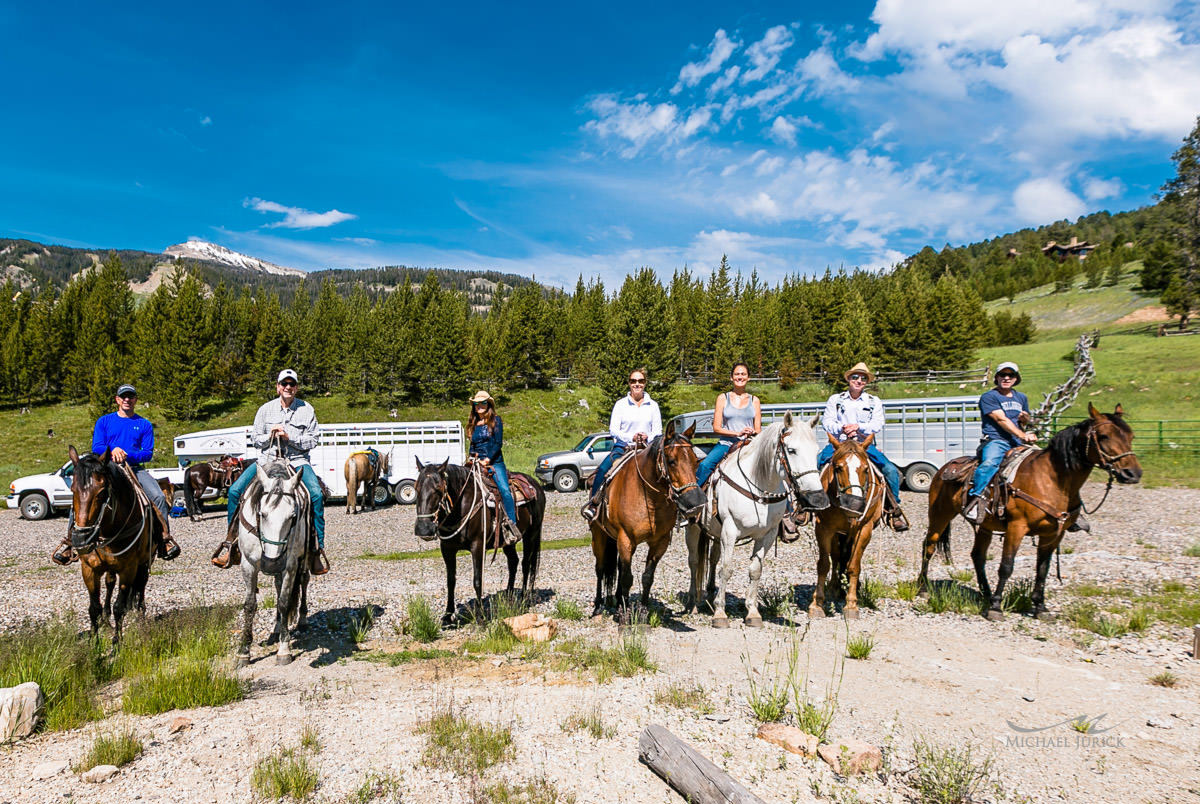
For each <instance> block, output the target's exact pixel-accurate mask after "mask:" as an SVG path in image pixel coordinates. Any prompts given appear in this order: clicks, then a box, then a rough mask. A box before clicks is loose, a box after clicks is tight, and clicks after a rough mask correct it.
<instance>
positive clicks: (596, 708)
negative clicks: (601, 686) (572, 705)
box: [561, 702, 617, 740]
mask: <svg viewBox="0 0 1200 804" xmlns="http://www.w3.org/2000/svg"><path fill="white" fill-rule="evenodd" d="M561 725H562V730H563V731H586V732H587V733H588V734H590V735H591V736H592V739H594V740H600V739H607V738H610V737H613V736H614V735H616V733H617V729H616V727H615V726H610V725H609V724H607V723H605V722H604V715H603V714H602V713H601V711H600V704H599V703H598V702H597V703H595V704H593V705H592V706H591V707H589V708H588V709H586V710H583V711H580V712H575V713H574V714H572V715H570V716H569V717H568V718H567V719H566V720H564V721H563V722H562V724H561Z"/></svg>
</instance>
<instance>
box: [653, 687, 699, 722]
mask: <svg viewBox="0 0 1200 804" xmlns="http://www.w3.org/2000/svg"><path fill="white" fill-rule="evenodd" d="M654 703H656V704H658V705H659V706H671V707H674V708H675V709H690V710H691V711H693V712H695V713H696V714H698V715H707V714H709V713H711V712H712V711H713V704H712V700H711V699H710V698H709V695H708V690H706V689H704V687H703V685H701V684H672V685H671V686H669V687H667V688H665V689H661V690H658V691H657V692H655V693H654Z"/></svg>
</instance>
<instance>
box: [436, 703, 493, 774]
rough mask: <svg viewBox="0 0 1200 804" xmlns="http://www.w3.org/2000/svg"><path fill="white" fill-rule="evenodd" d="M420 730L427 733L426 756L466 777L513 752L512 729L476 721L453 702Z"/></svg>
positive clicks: (439, 765) (480, 771) (437, 764)
mask: <svg viewBox="0 0 1200 804" xmlns="http://www.w3.org/2000/svg"><path fill="white" fill-rule="evenodd" d="M417 730H418V731H420V732H423V733H424V734H425V735H426V742H425V752H424V757H425V759H426V760H427V761H428V762H430V764H433V765H436V766H438V767H441V768H447V769H449V770H452V771H454V772H455V773H458V774H460V775H464V776H465V775H469V774H479V773H482V772H483V771H485V770H487V769H488V768H490V767H492V766H493V765H495V764H497V763H498V762H501V761H502V760H505V759H507V758H509V757H510V756H511V755H512V753H513V738H512V730H511V729H509V728H507V727H502V726H495V725H488V724H484V723H475V722H473V721H471V720H469V719H467V718H466V717H463V716H461V715H459V714H457V713H456V712H455V711H454V707H453V705H450V706H447V707H446V708H445V709H443V710H442V711H440V712H438V713H437V714H435V715H434V716H433V717H432V718H430V719H429V720H428V721H426V722H425V723H422V724H420V725H419V726H418V727H417Z"/></svg>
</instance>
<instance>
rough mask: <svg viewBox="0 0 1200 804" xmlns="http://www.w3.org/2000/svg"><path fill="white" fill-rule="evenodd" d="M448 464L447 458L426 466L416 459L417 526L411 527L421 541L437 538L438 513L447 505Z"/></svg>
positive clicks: (448, 495)
mask: <svg viewBox="0 0 1200 804" xmlns="http://www.w3.org/2000/svg"><path fill="white" fill-rule="evenodd" d="M449 464H450V459H449V458H447V459H446V460H444V461H442V462H441V463H428V464H426V463H421V459H420V458H417V470H418V471H417V524H416V525H414V526H413V532H414V533H416V534H417V537H418V538H420V539H421V540H422V541H426V542H431V541H433V540H434V539H436V538H437V535H438V513H439V512H440V511H441V509H442V508H443V506H445V505H448V504H449V500H450V489H449V482H450V481H449V479H448V478H447V468H448V466H449Z"/></svg>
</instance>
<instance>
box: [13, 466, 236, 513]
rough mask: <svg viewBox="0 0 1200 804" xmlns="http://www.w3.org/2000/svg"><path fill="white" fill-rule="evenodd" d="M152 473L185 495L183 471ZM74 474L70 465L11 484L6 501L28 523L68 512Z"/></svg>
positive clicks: (212, 492) (211, 491)
mask: <svg viewBox="0 0 1200 804" xmlns="http://www.w3.org/2000/svg"><path fill="white" fill-rule="evenodd" d="M149 471H150V474H151V475H153V476H154V477H157V478H164V477H165V478H167V479H168V480H170V481H171V484H172V485H174V486H175V488H176V489H179V490H180V491H181V493H182V489H183V469H181V468H179V467H164V468H160V469H150V470H149ZM74 472H75V466H74V465H73V464H72V463H71V462H70V461H67V462H66V463H64V464H63V465H62V466H61V467H59V469H58V470H57V471H54V472H46V473H45V474H41V475H26V476H25V477H19V478H17V479H16V480H14V481H13V482H12V483H11V484H9V487H8V496H7V497H5V498H4V501H5V502H6V503H7V504H8V507H9V508H20V509H21V516H23V517H24V518H25V519H33V520H37V519H45V518H46V517H48V516H50V514H51V513H53V512H56V511H66V510H67V509H69V508H70V507H71V480H72V475H73V474H74ZM202 496H203V498H204V499H206V500H207V499H209V498H211V497H215V496H217V490H216V489H211V488H210V489H205V490H204V494H203V495H202ZM173 502H174V501H172V503H173Z"/></svg>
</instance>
